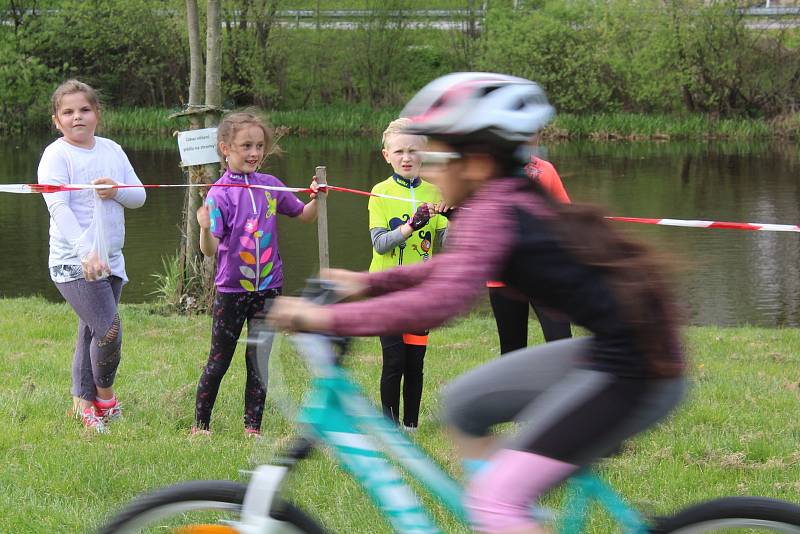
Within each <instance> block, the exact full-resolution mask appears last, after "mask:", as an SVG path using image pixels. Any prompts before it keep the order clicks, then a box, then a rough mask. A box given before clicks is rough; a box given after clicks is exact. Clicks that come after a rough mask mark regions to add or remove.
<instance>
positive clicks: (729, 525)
mask: <svg viewBox="0 0 800 534" xmlns="http://www.w3.org/2000/svg"><path fill="white" fill-rule="evenodd" d="M651 532H652V533H653V534H667V533H671V534H705V533H707V532H715V533H720V534H723V533H724V534H744V533H748V534H758V533H766V532H783V533H789V534H800V507H798V506H797V505H795V504H792V503H789V502H786V501H781V500H778V499H768V498H765V497H725V498H722V499H715V500H713V501H706V502H702V503H699V504H696V505H694V506H691V507H689V508H686V509H685V510H682V511H680V512H678V513H677V514H675V515H674V516H671V517H665V518H661V519H660V520H659V521H658V522H657V524H656V526H655V528H653V529H652V530H651Z"/></svg>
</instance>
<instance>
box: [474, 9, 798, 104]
mask: <svg viewBox="0 0 800 534" xmlns="http://www.w3.org/2000/svg"><path fill="white" fill-rule="evenodd" d="M746 6H747V4H746V3H743V2H741V1H736V0H726V1H720V2H713V3H711V4H710V5H708V6H706V5H703V4H701V3H699V2H695V1H693V0H673V1H670V2H661V1H657V0H635V1H623V0H609V1H607V2H594V1H592V0H575V1H573V2H569V3H564V2H556V1H550V2H545V3H544V5H543V6H542V7H541V8H540V9H530V8H528V9H525V10H516V11H515V10H512V9H510V8H507V7H498V8H493V9H490V11H489V14H488V16H487V20H486V26H487V28H486V31H485V32H484V34H483V35H482V38H481V39H482V44H483V47H482V50H483V53H482V54H481V61H480V63H479V65H480V66H481V67H482V68H484V69H487V70H496V71H502V72H509V73H511V74H516V75H519V76H524V77H529V78H532V79H534V80H537V81H539V82H540V83H541V84H542V85H543V86H544V87H545V89H546V90H547V91H548V94H549V95H550V98H551V99H552V101H553V102H554V103H555V104H556V106H557V107H558V108H559V110H561V111H566V112H573V113H582V112H586V111H595V112H597V111H605V112H607V111H616V110H628V111H638V112H666V113H676V112H682V111H691V112H704V113H713V114H715V115H749V116H775V115H779V114H781V113H786V112H788V111H792V110H793V109H794V108H795V107H796V106H797V104H798V98H797V94H798V90H800V51H799V50H798V49H797V47H796V42H797V37H796V32H794V31H791V30H788V29H774V28H772V27H767V28H766V29H759V28H760V26H755V27H754V26H753V25H754V24H756V23H761V24H763V23H765V22H769V20H768V19H767V20H764V19H753V18H749V17H745V16H744V14H743V13H742V11H741V8H742V7H746Z"/></svg>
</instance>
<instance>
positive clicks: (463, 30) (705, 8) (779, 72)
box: [0, 0, 800, 132]
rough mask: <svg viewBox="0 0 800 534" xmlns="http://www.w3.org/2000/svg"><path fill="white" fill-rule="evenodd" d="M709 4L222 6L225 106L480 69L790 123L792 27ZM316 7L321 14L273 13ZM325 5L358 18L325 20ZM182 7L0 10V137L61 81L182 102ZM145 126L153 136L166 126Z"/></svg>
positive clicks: (666, 108) (151, 2)
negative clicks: (436, 15) (444, 14)
mask: <svg viewBox="0 0 800 534" xmlns="http://www.w3.org/2000/svg"><path fill="white" fill-rule="evenodd" d="M202 4H203V3H202V2H201V6H202ZM514 4H517V7H516V8H515V7H514ZM705 4H706V3H703V2H697V1H695V0H669V1H666V2H664V1H662V0H606V1H603V2H597V1H595V0H572V1H570V2H562V1H558V0H535V1H534V0H526V1H524V2H511V1H507V0H503V1H496V2H480V1H478V0H437V1H436V2H433V3H431V4H430V5H426V6H424V7H425V8H429V9H455V10H459V11H458V13H457V14H454V15H452V17H451V19H450V20H448V21H447V22H449V23H450V24H451V27H450V28H449V29H440V28H433V27H430V26H425V25H420V24H419V23H420V22H421V21H423V20H426V19H425V17H424V16H420V15H418V14H415V13H414V11H415V10H418V9H422V7H421V6H420V3H419V2H416V1H413V0H389V1H387V2H378V1H377V0H349V1H346V2H332V1H328V0H324V1H323V0H319V1H316V0H225V1H224V2H223V10H222V20H223V31H222V38H223V80H222V81H223V94H224V95H225V99H226V106H227V107H229V108H233V107H237V106H244V105H256V106H259V107H263V108H266V109H272V110H303V111H304V112H305V111H307V110H309V109H312V110H318V109H321V108H323V107H327V106H334V107H335V108H336V109H342V108H344V107H346V106H351V105H353V104H358V105H359V106H360V107H363V108H367V107H369V108H373V109H391V110H395V109H400V108H401V107H402V105H403V103H404V102H405V101H406V100H407V99H408V98H409V97H410V96H411V95H412V94H413V93H414V92H415V91H417V90H418V89H419V88H420V87H422V86H423V85H424V84H425V83H427V82H428V81H430V80H431V79H433V78H435V77H437V76H439V75H442V74H445V73H447V72H452V71H458V70H477V69H482V70H490V71H500V72H507V73H511V74H516V75H520V76H524V77H529V78H532V79H534V80H536V81H538V82H539V83H541V84H542V86H543V87H544V88H545V89H546V90H547V92H548V95H549V96H550V98H551V99H552V101H553V102H554V103H555V105H556V107H557V108H558V110H559V112H561V113H579V114H585V113H594V114H596V113H617V112H633V113H636V114H640V113H647V114H657V115H663V114H673V115H674V114H678V115H680V114H683V113H686V112H690V113H702V114H708V115H709V116H711V117H713V118H716V117H731V116H748V117H759V118H761V117H766V118H771V117H785V116H787V115H788V114H791V113H793V112H794V110H795V109H797V107H798V104H800V102H799V101H798V100H799V97H798V95H799V94H800V46H798V43H800V31H798V30H796V29H792V28H784V27H782V26H780V25H775V24H772V25H770V24H769V23H770V22H775V21H774V20H772V19H769V18H764V17H762V18H754V17H745V16H744V15H743V14H742V12H741V10H740V9H739V8H741V7H746V6H747V5H749V3H748V2H744V1H742V0H720V1H719V2H711V3H709V5H705ZM486 6H488V7H486ZM484 7H486V11H485V15H483V14H481V13H482V12H481V11H479V10H482V9H484ZM318 8H319V9H321V10H322V11H320V12H319V13H320V15H319V17H314V16H312V17H298V18H297V19H296V20H288V19H287V18H285V17H284V18H281V17H279V16H278V13H279V12H280V11H282V10H283V11H285V10H291V9H304V10H310V11H311V12H315V10H316V9H318ZM336 9H355V10H359V11H360V12H361V13H362V15H363V16H353V17H345V18H340V17H334V16H328V15H326V14H325V10H336ZM184 13H185V5H184V3H183V2H182V1H181V0H96V1H93V2H84V1H81V0H51V1H48V2H45V3H43V2H41V1H39V0H19V1H15V2H11V3H6V4H5V7H0V15H1V16H3V17H4V20H5V21H7V23H6V24H4V25H2V27H0V111H2V112H3V113H2V118H0V132H2V131H6V132H8V131H11V130H14V129H17V130H20V129H21V128H22V127H23V126H25V127H44V126H46V125H47V124H48V117H49V115H50V113H49V111H48V110H47V100H48V97H49V93H50V92H51V91H52V88H53V87H54V86H55V85H56V84H57V83H58V82H59V81H62V80H64V79H65V78H67V77H78V78H81V79H83V80H85V81H86V82H88V83H90V84H92V85H94V86H96V87H97V88H98V89H99V90H100V91H101V93H102V95H103V97H104V100H105V102H106V103H107V104H108V105H109V107H112V108H120V107H122V108H131V109H132V108H138V107H160V108H169V107H177V106H180V105H182V103H183V100H184V97H185V95H186V93H187V90H188V87H187V86H188V64H187V63H188V57H187V56H188V53H187V48H188V43H187V36H186V33H187V32H186V21H185V19H184ZM200 15H201V17H200V18H201V26H202V25H204V23H205V17H204V16H203V13H201V14H200ZM318 23H319V26H318V27H317V25H318ZM204 33H205V32H204V31H203V29H202V28H201V34H204ZM354 113H355V114H356V115H360V114H361V112H360V111H355V112H354ZM124 115H125V116H126V117H127V118H131V119H132V118H133V114H124ZM312 115H319V114H318V113H317V112H316V111H314V112H312ZM149 118H150V117H148V118H147V120H149ZM142 120H143V121H144V120H146V119H145V117H142ZM133 122H135V121H133ZM779 122H780V124H787V121H786V120H784V119H781V121H779ZM789 122H796V121H794V119H792V120H790V121H789ZM776 124H777V123H776ZM143 126H144V125H143ZM136 128H137V129H138V128H139V126H138V125H136ZM154 128H155V129H164V127H163V124H162V123H161V122H156V126H154ZM303 128H305V127H303ZM360 128H361V129H363V128H364V126H363V125H362V126H361V127H360ZM369 128H371V127H368V129H369ZM111 129H114V128H111ZM312 129H313V130H315V131H320V130H319V128H318V127H317V126H314V127H313V128H312ZM358 129H359V128H353V127H351V126H346V127H345V130H347V131H354V130H358ZM335 130H336V131H341V128H340V127H339V126H337V127H336V128H335Z"/></svg>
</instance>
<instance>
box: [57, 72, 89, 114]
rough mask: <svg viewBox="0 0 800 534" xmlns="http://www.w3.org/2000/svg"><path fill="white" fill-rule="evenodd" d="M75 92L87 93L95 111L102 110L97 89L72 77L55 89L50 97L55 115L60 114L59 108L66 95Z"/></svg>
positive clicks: (87, 97)
mask: <svg viewBox="0 0 800 534" xmlns="http://www.w3.org/2000/svg"><path fill="white" fill-rule="evenodd" d="M75 93H83V94H84V95H86V100H88V101H89V105H90V106H92V108H94V110H95V112H97V113H99V112H100V98H99V97H98V95H97V91H95V90H94V89H92V87H91V86H89V85H87V84H85V83H83V82H82V81H80V80H75V79H72V80H67V81H65V82H64V83H62V84H61V85H59V86H58V87H57V88H56V90H55V91H53V96H52V97H50V102H51V104H52V105H53V115H58V108H59V107H60V106H61V100H62V99H63V98H64V97H65V96H67V95H72V94H75Z"/></svg>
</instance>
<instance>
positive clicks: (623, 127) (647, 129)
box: [543, 113, 800, 140]
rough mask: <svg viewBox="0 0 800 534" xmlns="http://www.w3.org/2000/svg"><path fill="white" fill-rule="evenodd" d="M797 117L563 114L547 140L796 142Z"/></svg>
mask: <svg viewBox="0 0 800 534" xmlns="http://www.w3.org/2000/svg"><path fill="white" fill-rule="evenodd" d="M798 133H800V128H798V121H797V117H796V116H793V117H788V118H784V119H782V120H779V121H767V120H763V119H741V118H732V119H712V118H710V117H708V116H706V115H700V114H693V115H686V116H675V115H651V114H639V113H595V114H586V115H574V114H561V115H558V116H557V117H556V119H555V121H553V123H552V124H551V125H550V126H548V127H547V128H546V129H545V132H544V134H543V136H544V137H551V138H553V137H555V138H558V137H566V138H581V139H593V140H614V139H626V140H639V139H655V140H679V139H695V140H697V139H731V140H744V139H747V140H752V139H769V138H797V136H798Z"/></svg>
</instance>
